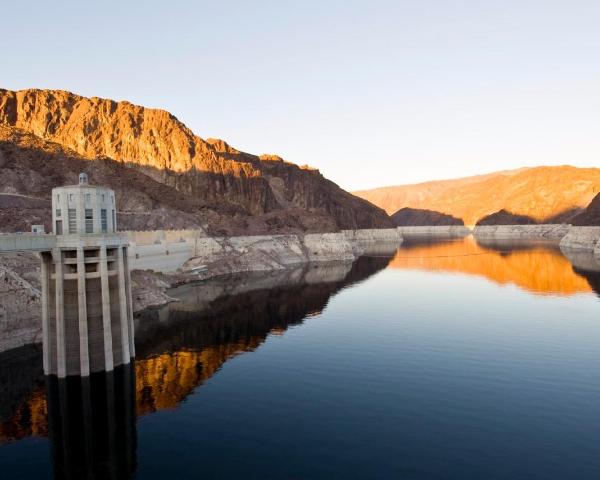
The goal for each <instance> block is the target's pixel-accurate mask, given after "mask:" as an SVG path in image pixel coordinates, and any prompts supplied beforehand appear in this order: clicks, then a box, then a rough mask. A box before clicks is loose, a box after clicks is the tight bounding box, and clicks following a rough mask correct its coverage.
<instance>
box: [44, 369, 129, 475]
mask: <svg viewBox="0 0 600 480" xmlns="http://www.w3.org/2000/svg"><path fill="white" fill-rule="evenodd" d="M134 382H135V379H134V375H133V369H132V366H131V365H121V366H119V367H117V368H115V370H114V371H112V372H96V373H92V374H91V375H90V376H89V377H85V378H81V377H67V378H66V379H65V378H61V379H59V378H57V377H55V376H52V377H46V398H47V401H48V409H49V416H48V419H49V423H50V425H49V433H50V439H51V446H52V463H53V466H54V478H55V479H57V480H59V479H65V480H67V479H69V480H70V479H81V478H88V479H100V478H107V479H108V478H110V479H114V480H119V479H129V478H131V474H132V473H133V472H134V470H135V466H136V444H137V435H136V426H135V400H134V398H135V397H134V388H135V383H134Z"/></svg>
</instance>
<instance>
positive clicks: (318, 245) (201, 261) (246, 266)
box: [0, 229, 402, 352]
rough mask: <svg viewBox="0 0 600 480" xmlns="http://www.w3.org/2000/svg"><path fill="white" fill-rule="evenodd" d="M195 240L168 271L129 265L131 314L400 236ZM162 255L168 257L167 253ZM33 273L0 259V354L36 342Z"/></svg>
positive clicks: (350, 255)
mask: <svg viewBox="0 0 600 480" xmlns="http://www.w3.org/2000/svg"><path fill="white" fill-rule="evenodd" d="M198 240H199V241H196V244H195V249H194V251H193V256H191V257H190V258H189V259H187V260H185V261H184V262H183V265H181V267H180V268H177V269H175V270H173V271H168V272H160V271H158V270H156V269H136V268H135V262H133V265H134V269H133V270H132V272H131V284H132V297H133V298H132V300H133V308H134V312H135V313H139V312H142V311H144V310H146V309H148V308H152V307H159V306H162V305H165V304H167V303H169V302H173V301H176V300H177V299H175V298H173V297H170V296H169V295H168V293H167V290H168V289H169V288H172V287H175V286H179V285H183V284H186V283H191V282H196V281H200V280H207V279H210V278H214V277H218V276H222V275H228V274H234V273H243V272H260V271H278V270H284V269H289V268H298V267H301V266H303V265H308V264H314V263H320V264H324V263H328V262H332V263H333V262H342V263H345V264H348V263H352V262H353V261H355V260H356V259H357V258H359V257H360V256H363V255H368V254H383V253H386V254H388V255H391V254H393V253H394V252H395V250H396V249H397V248H398V246H399V245H400V244H401V243H402V236H401V235H400V233H399V232H398V230H397V229H373V230H345V231H342V232H337V233H322V234H306V235H259V236H244V237H204V238H202V239H198ZM164 257H165V258H168V257H169V252H168V251H167V252H165V255H164ZM163 260H164V259H163ZM163 263H164V261H161V262H159V264H161V265H162V264H163ZM195 268H197V270H194V269H195ZM197 272H198V273H197ZM39 275H40V265H39V260H38V258H37V256H36V254H33V253H15V254H9V255H0V352H2V351H6V350H10V349H13V348H17V347H21V346H24V345H28V344H34V343H39V342H41V338H42V327H41V303H40V302H41V286H40V280H39Z"/></svg>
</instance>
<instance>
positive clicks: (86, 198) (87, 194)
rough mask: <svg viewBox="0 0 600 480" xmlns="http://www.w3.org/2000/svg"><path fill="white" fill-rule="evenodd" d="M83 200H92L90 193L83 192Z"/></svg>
mask: <svg viewBox="0 0 600 480" xmlns="http://www.w3.org/2000/svg"><path fill="white" fill-rule="evenodd" d="M85 201H86V202H91V201H92V195H91V194H89V193H86V194H85Z"/></svg>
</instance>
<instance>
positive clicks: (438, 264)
mask: <svg viewBox="0 0 600 480" xmlns="http://www.w3.org/2000/svg"><path fill="white" fill-rule="evenodd" d="M390 266H391V267H393V268H403V269H419V270H440V271H451V272H459V273H466V274H471V275H479V276H483V277H485V278H488V279H489V280H492V281H494V282H496V283H499V284H508V283H511V284H514V285H517V286H518V287H520V288H522V289H524V290H527V291H529V292H533V293H536V294H559V295H572V294H575V293H583V292H590V291H591V290H592V288H591V287H590V284H589V283H588V281H587V280H586V279H585V278H584V277H582V276H580V275H578V274H577V273H575V272H574V271H573V268H572V266H571V263H570V262H569V260H568V259H567V258H565V256H563V255H562V254H561V252H560V250H559V249H558V248H557V247H556V246H551V245H544V244H539V243H538V244H531V243H530V244H527V243H523V242H520V243H515V242H508V243H507V242H501V243H499V242H492V241H488V242H486V243H485V245H484V244H483V243H477V242H476V241H475V240H473V239H472V238H464V239H458V240H451V241H444V242H431V241H411V240H406V241H405V243H404V244H403V245H402V248H401V249H400V250H399V251H398V253H397V254H396V257H395V258H394V259H393V260H392V261H391V263H390Z"/></svg>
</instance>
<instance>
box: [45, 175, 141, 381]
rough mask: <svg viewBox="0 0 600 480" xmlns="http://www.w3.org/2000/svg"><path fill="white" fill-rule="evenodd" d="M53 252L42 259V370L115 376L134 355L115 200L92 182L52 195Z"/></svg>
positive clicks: (83, 180)
mask: <svg viewBox="0 0 600 480" xmlns="http://www.w3.org/2000/svg"><path fill="white" fill-rule="evenodd" d="M52 226H53V230H54V234H55V235H56V247H55V248H53V249H52V252H44V253H42V319H43V322H42V324H43V329H44V371H45V373H46V374H50V375H58V376H59V377H65V376H67V375H81V376H87V375H89V374H90V372H96V371H102V370H107V371H110V370H113V368H114V367H115V366H117V365H121V364H128V363H129V362H130V359H131V358H132V357H133V356H134V354H135V352H134V344H133V312H132V308H131V287H130V280H129V267H128V264H127V245H126V243H124V242H123V241H122V240H121V238H120V237H119V236H118V235H117V233H116V230H117V228H116V227H117V226H116V214H115V194H114V192H113V191H112V190H110V189H107V188H101V187H96V186H92V185H89V184H88V179H87V175H85V174H84V173H82V174H81V175H80V176H79V185H74V186H67V187H60V188H55V189H53V190H52Z"/></svg>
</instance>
